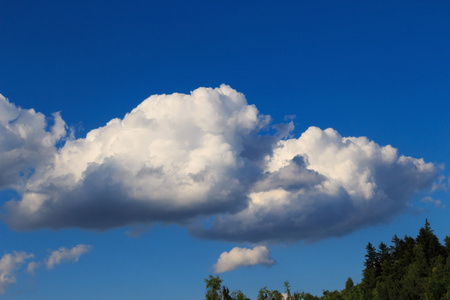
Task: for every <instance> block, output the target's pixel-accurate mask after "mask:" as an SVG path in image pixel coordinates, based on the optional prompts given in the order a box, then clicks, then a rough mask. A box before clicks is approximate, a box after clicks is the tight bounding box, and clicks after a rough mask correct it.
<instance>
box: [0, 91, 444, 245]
mask: <svg viewBox="0 0 450 300" xmlns="http://www.w3.org/2000/svg"><path fill="white" fill-rule="evenodd" d="M0 103H1V104H2V105H4V106H5V107H7V108H8V109H9V111H10V113H9V114H6V115H5V114H3V115H0V121H1V122H2V123H0V124H1V126H0V132H5V133H7V134H5V135H3V138H0V157H6V155H10V154H9V153H14V152H17V153H19V152H20V153H24V154H23V157H21V158H16V159H11V160H9V161H7V160H2V161H3V164H2V163H0V171H2V172H1V173H0V174H2V175H0V188H3V189H5V188H13V189H15V190H16V191H17V192H18V193H19V195H21V198H20V199H18V200H11V201H8V202H7V203H5V205H4V209H3V210H4V212H3V215H2V219H3V220H4V221H6V223H7V224H8V225H9V226H11V227H12V228H14V229H17V230H34V229H38V228H53V229H59V228H67V227H78V228H86V229H94V230H107V229H110V228H114V227H121V226H127V225H138V224H153V223H156V222H164V223H175V224H178V225H180V226H186V227H187V228H189V230H191V232H192V234H193V235H195V236H198V237H202V238H209V239H223V240H229V241H239V242H263V241H266V242H289V241H297V240H310V241H312V240H318V239H322V238H326V237H331V236H339V235H343V234H347V233H349V232H351V231H353V230H356V229H358V228H361V227H365V226H371V225H376V224H378V223H380V222H386V221H388V220H390V219H391V218H392V217H393V216H395V215H396V214H398V213H400V212H402V211H404V210H405V209H407V208H408V206H409V205H410V200H411V199H412V197H413V195H414V193H415V192H417V191H419V190H422V189H427V188H429V187H430V186H431V185H432V183H433V181H434V180H435V179H436V178H437V176H438V171H437V168H436V167H435V166H434V165H433V164H431V163H426V162H424V161H423V160H422V159H415V158H411V157H405V156H401V155H400V156H399V155H398V154H397V150H396V149H395V148H393V147H391V146H385V147H382V146H379V145H378V144H376V143H374V142H372V141H369V140H368V139H367V138H364V137H360V138H354V137H349V138H345V137H342V136H340V135H339V134H338V133H337V132H336V131H334V130H333V129H326V130H321V129H319V128H315V127H311V128H309V129H308V130H307V131H305V132H304V133H303V134H302V135H301V137H299V138H293V137H291V136H290V134H291V132H292V130H293V125H292V122H290V123H286V124H278V125H277V124H276V125H270V124H269V122H270V117H269V116H265V115H262V114H260V113H259V112H258V110H257V109H256V107H255V106H253V105H248V103H247V101H246V99H245V97H244V96H243V95H242V94H240V93H238V92H236V91H235V90H233V89H231V88H230V87H228V86H225V85H222V86H221V87H220V88H216V89H210V88H199V89H197V90H195V91H193V92H192V93H191V94H190V95H184V94H172V95H155V96H151V97H150V98H148V99H147V100H145V101H144V102H142V104H140V105H139V106H138V107H137V108H135V109H134V110H133V111H132V112H130V113H128V114H127V115H126V116H125V117H124V118H123V119H114V120H111V121H110V122H109V123H108V124H106V125H105V126H104V127H101V128H98V129H95V130H92V131H91V132H89V133H88V134H87V136H86V137H85V138H81V139H71V140H70V139H69V140H67V141H66V143H65V145H64V146H62V147H59V148H57V146H56V145H57V143H58V141H60V140H61V139H64V138H66V135H67V133H66V131H65V124H64V121H62V119H61V118H60V117H59V115H58V114H56V115H54V120H55V122H54V123H55V125H53V126H52V127H50V128H49V126H48V124H47V123H46V120H45V117H44V116H43V115H42V114H39V113H35V112H34V111H33V110H23V109H20V108H17V107H16V106H14V105H13V104H11V103H9V102H8V101H7V100H6V99H4V98H0ZM19 115H22V116H23V115H26V116H27V118H22V117H18V116H19ZM11 124H19V125H20V126H19V125H15V127H11V126H12V125H11ZM38 125H39V126H38ZM23 128H28V129H27V130H28V131H27V130H25V131H24V130H23ZM24 132H25V133H24ZM33 135H34V136H35V137H37V138H33V137H32V136H33ZM30 149H38V151H31V150H30ZM27 151H28V152H27ZM32 153H37V156H36V157H35V156H33V155H34V154H32ZM17 157H19V156H17ZM2 161H0V162H2ZM27 170H32V171H29V172H28V173H26V172H27ZM24 172H25V173H24ZM4 174H8V175H6V176H5V175H4ZM2 176H3V177H5V178H4V179H2V178H3V177H2ZM205 217H206V218H207V219H208V220H210V219H211V218H212V219H213V221H212V224H211V226H207V227H203V226H202V225H201V224H202V223H203V221H204V220H205Z"/></svg>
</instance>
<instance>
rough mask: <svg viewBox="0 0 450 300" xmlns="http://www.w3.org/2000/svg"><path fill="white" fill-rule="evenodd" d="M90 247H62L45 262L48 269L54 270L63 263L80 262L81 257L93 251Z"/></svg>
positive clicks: (53, 252)
mask: <svg viewBox="0 0 450 300" xmlns="http://www.w3.org/2000/svg"><path fill="white" fill-rule="evenodd" d="M91 248H92V247H91V246H89V245H82V244H80V245H77V246H75V247H73V248H71V249H68V248H65V247H61V248H59V249H58V250H54V251H52V253H51V254H50V256H49V257H48V258H47V259H46V260H45V265H46V266H47V269H53V268H54V266H55V265H59V264H61V263H63V262H68V261H72V262H78V259H79V258H80V256H81V255H83V254H86V253H88V252H89V251H90V250H91Z"/></svg>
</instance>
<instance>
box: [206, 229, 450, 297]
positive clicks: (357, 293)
mask: <svg viewBox="0 0 450 300" xmlns="http://www.w3.org/2000/svg"><path fill="white" fill-rule="evenodd" d="M444 242H445V245H442V244H441V243H440V242H439V239H438V238H437V237H436V235H435V234H434V233H433V230H432V229H431V227H430V223H429V222H428V220H426V221H425V226H424V227H422V228H421V229H420V230H419V234H418V235H417V237H416V238H412V237H410V236H405V237H404V238H403V239H400V238H398V237H397V235H395V236H394V237H393V238H392V243H391V245H390V246H388V245H386V244H385V243H383V242H381V243H380V244H379V245H378V248H375V247H374V246H373V245H372V244H371V243H368V245H367V247H366V250H367V254H366V255H365V262H364V270H363V273H362V275H363V278H362V280H361V283H359V284H357V285H354V283H353V280H352V279H351V278H350V277H349V278H348V279H347V281H346V283H345V288H344V289H343V290H341V291H337V290H336V291H331V292H330V291H324V292H323V295H322V296H320V297H318V296H314V295H311V294H309V293H305V292H291V286H290V285H289V282H288V281H286V282H285V283H284V291H283V293H284V294H285V296H283V295H282V293H281V292H280V291H278V290H268V289H267V287H264V288H262V289H261V290H260V291H259V294H258V297H257V300H301V299H302V300H319V299H322V300H361V299H362V300H403V299H404V300H414V299H427V300H450V237H448V236H447V237H446V238H445V239H444ZM205 282H206V300H250V299H249V298H248V297H246V296H245V295H244V293H242V292H241V291H239V290H238V291H234V292H232V293H230V291H229V290H228V288H227V287H226V286H224V285H222V279H220V278H219V276H218V275H217V276H215V277H214V276H211V275H210V276H209V278H208V279H205Z"/></svg>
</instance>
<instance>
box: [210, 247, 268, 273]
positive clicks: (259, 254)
mask: <svg viewBox="0 0 450 300" xmlns="http://www.w3.org/2000/svg"><path fill="white" fill-rule="evenodd" d="M274 263H275V260H273V259H272V258H271V257H270V251H269V249H267V248H266V247H264V246H257V247H255V248H253V249H248V248H239V247H234V248H233V249H231V251H230V252H224V253H222V254H220V257H219V259H218V260H217V263H216V264H215V265H214V266H213V267H214V273H223V272H227V271H233V270H235V269H237V268H240V267H246V266H254V265H265V266H271V265H273V264H274Z"/></svg>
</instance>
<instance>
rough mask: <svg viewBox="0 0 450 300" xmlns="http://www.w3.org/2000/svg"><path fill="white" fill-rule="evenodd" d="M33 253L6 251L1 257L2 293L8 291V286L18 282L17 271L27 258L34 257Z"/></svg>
mask: <svg viewBox="0 0 450 300" xmlns="http://www.w3.org/2000/svg"><path fill="white" fill-rule="evenodd" d="M33 257H34V255H33V254H28V253H25V252H22V251H20V252H16V251H14V252H13V253H6V254H5V255H3V256H2V258H1V259H0V295H1V294H4V293H6V290H7V288H8V287H9V286H10V285H11V284H14V283H16V277H15V271H16V270H17V269H19V268H20V266H21V265H22V264H24V263H25V261H26V260H27V259H30V258H33Z"/></svg>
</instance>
